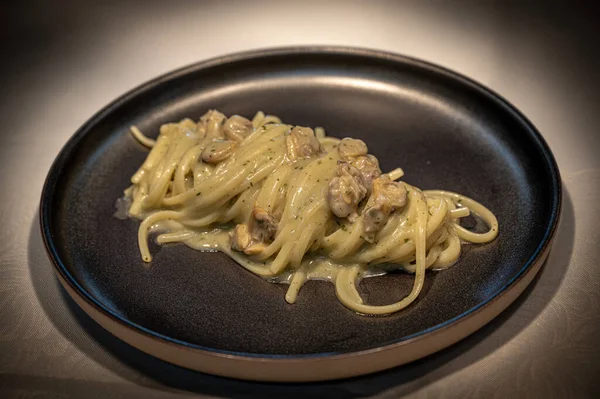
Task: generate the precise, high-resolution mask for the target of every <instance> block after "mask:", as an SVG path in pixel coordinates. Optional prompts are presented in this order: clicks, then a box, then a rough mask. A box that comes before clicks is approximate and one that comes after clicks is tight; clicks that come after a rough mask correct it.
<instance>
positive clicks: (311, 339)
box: [40, 48, 561, 381]
mask: <svg viewBox="0 0 600 399" xmlns="http://www.w3.org/2000/svg"><path fill="white" fill-rule="evenodd" d="M208 108H217V109H219V110H221V111H222V112H224V113H226V114H233V113H238V114H242V115H246V116H251V115H252V114H253V113H254V112H255V111H257V110H263V111H265V112H267V113H271V114H275V115H278V116H280V117H281V118H282V119H283V120H285V121H286V122H289V123H294V124H301V125H307V126H323V127H325V129H326V131H327V133H328V134H329V135H332V136H337V137H345V136H351V137H356V138H360V139H362V140H364V141H365V142H366V143H367V144H368V146H369V148H370V152H371V153H372V154H374V155H376V156H377V157H378V158H379V160H380V163H381V166H382V169H384V170H386V169H388V170H389V169H392V168H394V167H397V166H400V167H402V168H403V169H404V171H405V180H406V181H407V182H409V183H410V184H413V185H416V186H418V187H421V188H423V189H432V188H440V189H446V190H451V191H457V192H460V193H463V194H465V195H468V196H470V197H472V198H474V199H476V200H478V201H480V202H482V203H483V204H485V205H486V206H488V207H489V209H491V210H492V211H493V212H494V213H495V214H496V215H497V217H498V220H499V223H500V235H499V237H498V238H497V239H496V240H495V241H494V242H492V243H490V244H487V245H471V246H467V247H465V248H464V252H463V255H462V257H461V259H460V261H459V262H458V263H457V264H456V265H455V266H454V267H452V268H450V269H448V270H446V271H442V272H430V273H428V275H427V279H426V283H425V288H424V290H423V292H422V294H421V296H420V297H419V299H418V300H417V301H416V302H415V303H414V304H413V305H412V306H410V307H409V308H408V309H406V310H404V311H402V312H399V313H397V314H394V315H391V316H387V317H363V316H359V315H356V314H354V313H353V312H351V311H349V310H347V309H346V308H344V307H343V306H342V305H341V304H340V303H339V302H338V301H337V299H336V298H335V294H334V291H333V287H332V286H331V285H330V284H328V283H325V282H315V281H312V282H309V283H308V284H307V285H306V286H305V287H304V288H303V289H302V291H301V292H300V295H299V298H298V301H297V303H296V304H294V305H289V304H287V303H286V302H285V301H284V298H283V296H284V293H285V286H281V285H275V284H269V283H266V282H265V281H263V280H262V279H260V278H258V277H256V276H254V275H252V274H250V273H249V272H247V271H245V270H244V269H243V268H241V267H240V266H238V265H237V264H235V262H233V261H231V260H230V259H228V258H227V257H226V256H225V255H223V254H220V253H200V252H196V251H193V250H191V249H189V248H187V247H184V246H166V247H162V248H159V247H157V246H154V247H152V250H153V252H154V254H155V259H154V261H153V262H152V264H150V265H149V266H148V265H145V264H144V263H143V262H142V261H141V258H140V255H139V252H138V248H137V244H136V232H137V225H138V224H137V222H135V221H131V220H125V221H123V220H118V219H116V218H113V217H112V214H113V213H114V201H115V199H116V198H117V197H119V196H120V195H121V193H122V190H123V189H124V188H126V187H127V185H128V180H129V177H130V176H131V174H132V173H133V172H134V171H135V170H136V168H137V166H138V165H139V164H140V163H141V162H142V160H143V159H144V157H145V155H146V151H145V150H144V148H142V147H141V146H140V145H139V144H137V143H136V142H135V140H133V139H132V138H131V137H130V136H129V134H128V129H127V128H128V126H130V125H132V124H136V125H137V126H139V127H140V128H141V129H142V131H144V132H146V133H148V134H149V135H151V136H155V135H156V134H157V129H158V127H159V126H160V124H162V123H165V122H169V121H173V120H177V119H181V118H183V117H188V116H189V117H192V118H196V117H198V116H199V115H200V114H202V113H203V112H204V111H205V110H206V109H208ZM560 202H561V188H560V179H559V174H558V170H557V167H556V164H555V162H554V159H553V157H552V154H551V153H550V151H549V149H548V147H547V146H546V144H545V142H544V140H543V139H542V138H541V136H540V135H539V133H537V131H536V130H535V128H534V127H533V126H532V125H531V124H530V123H529V122H527V120H526V119H525V118H524V117H523V116H522V115H521V114H520V113H519V112H518V111H516V110H515V109H514V108H513V107H511V106H510V105H509V104H507V103H506V102H505V101H504V100H502V99H501V98H500V97H498V96H496V95H495V94H493V93H491V92H489V91H488V90H486V89H485V88H483V87H481V86H479V85H477V84H476V83H474V82H472V81H470V80H468V79H467V78H464V77H461V76H459V75H456V74H454V73H452V72H450V71H447V70H445V69H442V68H439V67H436V66H433V65H431V64H427V63H424V62H421V61H418V60H414V59H410V58H405V57H401V56H397V55H391V54H388V53H381V52H374V51H366V50H356V49H341V48H305V49H283V50H272V51H261V52H254V53H246V54H242V55H234V56H228V57H222V58H219V59H215V60H211V61H208V62H205V63H201V64H197V65H193V66H191V67H188V68H185V69H183V70H179V71H176V72H174V73H171V74H169V75H165V76H163V77H161V78H158V79H156V80H154V81H152V82H149V83H148V84H146V85H143V86H141V87H140V88H138V89H135V90H133V91H132V92H130V93H128V94H126V95H125V96H124V97H122V98H120V99H118V100H116V102H114V103H112V104H111V105H109V106H108V107H107V108H105V109H104V110H102V111H100V112H99V113H98V114H97V115H95V116H94V117H93V118H92V119H91V120H90V121H88V122H87V123H86V124H85V125H84V126H83V127H82V128H81V129H80V130H79V131H78V132H77V133H76V135H75V136H74V137H73V138H72V139H71V140H70V141H69V142H68V143H67V145H66V146H65V147H64V149H63V151H62V152H61V154H60V155H59V157H58V158H57V160H56V161H55V163H54V165H53V167H52V169H51V171H50V173H49V175H48V178H47V181H46V185H45V188H44V192H43V195H42V202H41V207H40V212H41V222H42V233H43V237H44V241H45V244H46V247H47V249H48V251H49V254H50V256H51V258H52V260H53V263H54V265H55V267H56V269H57V271H58V273H59V276H60V278H61V281H62V282H63V284H64V285H65V286H67V291H68V292H69V293H70V294H71V295H72V296H73V297H74V298H75V299H76V301H77V302H79V303H80V304H84V310H86V311H87V312H88V313H90V315H91V316H92V317H93V318H95V319H96V321H99V322H100V324H102V325H103V326H104V327H106V328H108V329H109V330H110V331H111V332H114V331H113V330H111V327H110V326H109V325H107V323H108V324H110V325H112V326H113V328H117V329H121V328H122V329H123V330H122V334H121V335H119V333H117V332H114V333H116V334H117V335H118V336H120V337H121V338H122V339H125V340H126V341H127V342H129V343H130V344H133V345H134V346H138V345H136V341H137V340H136V334H139V335H140V336H143V337H144V339H140V342H141V341H144V340H145V339H146V338H148V339H149V340H150V341H154V343H155V344H156V345H158V346H160V345H170V346H173V345H174V346H176V347H178V348H179V349H178V350H180V349H181V350H184V351H187V352H188V354H189V356H191V357H194V356H200V357H202V359H203V360H205V361H203V362H202V366H201V367H199V369H201V370H202V371H206V372H214V373H217V374H222V375H228V376H234V377H241V378H253V379H261V380H279V381H282V380H292V379H294V378H286V375H287V374H286V372H285V370H282V371H281V374H280V375H278V376H277V378H271V377H270V376H269V375H263V376H261V375H260V374H257V373H250V374H248V373H245V374H244V373H243V372H240V368H244V367H245V368H248V367H254V366H252V365H250V366H249V365H248V363H252V362H254V363H255V367H257V370H260V368H261V367H262V366H261V365H264V364H267V363H268V364H277V363H278V362H279V363H280V366H276V365H275V366H269V367H280V368H284V369H285V367H287V366H289V367H290V370H291V369H292V368H293V369H294V370H296V367H303V368H305V373H304V374H302V375H303V376H304V377H303V378H296V379H295V380H298V379H299V380H319V379H327V378H339V377H346V376H350V375H356V374H362V373H365V372H371V371H377V370H380V369H382V368H387V367H391V366H393V365H397V364H401V363H405V362H406V361H410V360H414V359H415V358H418V357H420V356H423V355H425V354H428V353H431V352H433V351H436V350H439V349H441V348H442V347H444V346H447V345H449V344H451V343H453V342H455V341H456V340H458V339H460V338H462V337H464V336H466V335H468V334H469V333H472V332H473V331H475V330H477V329H478V328H480V327H481V326H482V325H483V324H485V323H486V322H487V321H489V320H490V319H491V318H492V317H494V316H495V315H496V314H497V313H498V312H500V311H501V310H502V309H504V308H505V307H507V306H508V305H509V304H510V303H511V302H512V301H513V300H514V299H515V298H516V296H517V295H518V294H519V293H520V292H521V291H522V290H523V289H524V288H525V286H526V285H527V283H528V282H529V281H531V279H532V278H533V275H534V274H535V272H536V271H537V270H538V269H539V267H540V266H541V262H542V260H543V259H544V257H545V256H546V255H547V251H548V249H549V245H550V242H551V239H552V236H553V234H554V230H555V228H556V224H557V222H558V215H559V211H560ZM411 284H412V277H411V276H410V275H407V274H404V273H393V274H390V275H387V276H385V277H382V278H374V279H367V280H366V281H364V282H363V284H362V285H361V288H360V290H361V292H362V294H363V296H364V297H365V299H366V300H367V301H368V302H371V303H374V304H383V303H388V302H392V301H395V300H398V299H400V298H401V297H402V296H404V295H406V294H407V293H408V292H409V289H410V286H411ZM92 313H94V314H92ZM99 319H101V320H99ZM102 320H110V321H107V322H106V323H103V322H102ZM115 326H117V327H115ZM461 326H462V327H461ZM448 330H450V331H449V332H448ZM445 332H446V333H448V334H449V335H450V336H451V337H450V338H448V337H446V338H443V337H444V334H445ZM123 334H125V335H126V336H123ZM153 345H154V344H152V343H150V344H148V345H139V346H138V347H139V348H140V349H142V350H145V351H147V352H149V353H152V354H154V355H156V356H158V357H163V358H165V357H164V356H161V355H160V350H158V351H157V350H153V349H152V346H153ZM403 347H404V349H403ZM409 347H411V348H413V349H408V348H409ZM415 348H416V349H415ZM413 350H414V351H415V352H414V354H407V355H405V356H403V355H401V353H402V352H404V353H409V352H411V351H413ZM378 351H381V352H382V353H388V355H385V356H388V357H390V353H393V351H396V355H397V356H394V359H395V360H389V359H388V360H387V361H385V362H378V361H376V360H375V358H376V357H377V352H378ZM390 351H392V352H390ZM186 356H187V355H186ZM211 356H213V357H214V358H218V359H220V360H219V361H225V366H222V367H221V366H219V367H217V368H216V369H211V365H210V359H211ZM349 356H350V357H361V356H364V362H363V366H361V367H358V368H356V369H355V370H353V371H352V370H350V371H348V370H342V369H343V368H342V367H340V369H339V370H338V371H335V370H334V371H332V372H331V373H329V374H326V375H325V376H324V377H322V378H319V375H318V372H319V370H318V369H319V368H318V367H314V365H315V364H317V363H319V362H322V361H323V359H328V360H327V362H332V363H330V364H332V365H335V362H336V361H338V362H339V364H341V362H344V361H346V360H347V359H348V357H349ZM184 357H185V356H184ZM166 360H169V361H174V362H175V363H177V359H172V358H168V359H166ZM265 362H266V363H265ZM369 362H370V364H371V365H369ZM192 363H194V361H193V360H192ZM192 363H185V364H181V362H179V364H181V365H184V366H186V367H192V368H198V367H195V366H194V364H192ZM292 363H293V366H290V364H292ZM236 364H237V366H236ZM240 364H241V365H242V366H240ZM228 365H230V366H228ZM229 367H230V368H229ZM311 367H313V370H314V371H312V372H311V371H310V370H311ZM236 368H237V371H235V370H236ZM228 370H231V371H228ZM321 376H323V374H321Z"/></svg>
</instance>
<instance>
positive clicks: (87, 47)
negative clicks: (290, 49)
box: [0, 0, 600, 398]
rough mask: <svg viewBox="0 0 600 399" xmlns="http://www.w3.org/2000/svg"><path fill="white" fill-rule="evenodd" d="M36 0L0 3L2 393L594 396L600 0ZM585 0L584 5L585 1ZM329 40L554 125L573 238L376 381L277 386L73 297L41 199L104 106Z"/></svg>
mask: <svg viewBox="0 0 600 399" xmlns="http://www.w3.org/2000/svg"><path fill="white" fill-rule="evenodd" d="M548 3H550V4H547V3H542V2H537V3H536V2H528V3H522V2H520V3H513V2H490V1H484V2H476V1H458V0H457V1H446V2H439V1H438V2H426V3H425V2H417V1H414V2H407V1H406V2H405V1H397V2H367V1H345V2H338V1H327V2H326V1H304V2H285V1H281V2H278V1H254V2H250V1H248V2H246V1H223V2H216V1H203V2H194V1H176V0H171V1H168V2H159V1H151V2H143V3H142V2H139V3H138V2H133V1H131V2H128V1H121V2H100V1H88V2H77V1H62V2H51V1H26V2H21V3H19V4H18V5H17V4H15V5H12V6H1V8H0V18H1V19H2V24H0V25H1V27H0V32H1V36H0V37H1V38H2V40H1V41H0V51H1V54H2V58H1V61H0V70H1V71H2V74H1V75H0V76H1V78H0V79H1V82H2V90H1V91H0V120H1V121H2V123H3V129H2V132H1V133H0V165H1V170H2V178H1V183H2V190H1V191H0V204H2V205H1V207H0V221H1V222H2V223H1V226H2V229H1V230H0V397H3V398H7V397H21V398H30V397H31V398H33V397H60V398H69V397H86V398H96V397H98V398H105V397H112V398H121V397H123V398H129V397H137V396H140V397H146V398H174V397H188V396H194V395H199V396H200V397H264V396H267V395H269V396H286V397H307V396H316V397H328V398H330V397H371V396H372V397H378V398H392V397H401V396H410V397H417V398H434V397H459V398H462V397H501V398H508V397H545V398H550V397H560V398H566V397H578V398H580V397H593V396H595V395H594V393H595V394H596V395H598V394H599V393H600V378H598V377H600V375H599V372H598V368H599V367H600V345H599V344H600V338H599V337H600V270H599V267H600V266H599V264H598V255H599V254H600V251H599V249H598V248H599V245H600V244H599V242H598V241H599V240H600V233H599V232H598V220H600V205H599V201H598V198H600V157H599V156H598V155H597V151H598V150H599V149H600V133H599V132H598V129H599V128H600V112H599V106H600V94H599V93H600V91H599V90H598V87H600V78H599V74H598V70H600V54H599V52H598V45H597V37H598V34H599V33H600V30H599V29H597V28H596V27H595V25H594V24H595V22H596V21H597V18H598V16H599V15H598V12H597V11H595V10H594V9H593V7H592V5H591V4H590V6H586V5H585V4H579V5H578V6H577V7H574V6H572V5H569V4H568V3H567V2H548ZM582 3H583V2H582ZM309 44H310V45H312V44H330V45H345V46H358V47H369V48H375V49H381V50H386V51H392V52H397V53H403V54H406V55H409V56H415V57H418V58H422V59H425V60H428V61H432V62H435V63H438V64H440V65H443V66H445V67H448V68H450V69H453V70H455V71H458V72H460V73H463V74H465V75H468V76H470V77H472V78H474V79H476V80H478V81H479V82H481V83H483V84H484V85H486V86H488V87H490V88H491V89H493V90H494V91H496V92H498V93H500V94H501V95H502V96H504V97H505V98H507V99H508V100H509V101H510V102H512V103H513V104H514V105H516V106H517V107H518V108H519V109H521V110H522V111H523V112H524V113H525V115H527V116H528V117H529V118H530V120H531V121H532V122H533V123H534V124H535V125H536V126H537V127H538V129H539V130H540V131H541V132H542V134H543V136H544V137H545V138H546V140H547V141H548V143H549V145H550V147H551V149H552V150H553V152H554V154H555V156H556V159H557V162H558V165H559V167H560V170H561V173H562V179H563V183H564V206H563V213H562V220H561V222H560V225H559V229H558V232H557V237H556V242H555V245H554V247H553V250H552V252H551V254H550V257H549V259H548V261H547V263H546V265H545V266H544V268H543V269H542V271H541V273H540V274H539V275H538V277H537V278H536V279H535V280H534V282H533V283H532V284H531V286H530V287H529V288H528V289H527V290H526V292H525V293H524V294H523V295H522V296H521V297H520V298H519V299H518V300H517V301H516V302H515V303H514V304H513V305H512V306H511V307H510V308H509V309H508V310H506V311H505V312H504V313H502V314H501V315H500V316H499V317H498V318H497V319H495V320H494V321H493V322H491V323H490V324H488V325H487V326H485V327H484V328H482V329H481V330H480V331H478V332H477V333H475V334H473V335H472V336H470V337H468V338H467V339H465V340H463V341H461V342H460V343H458V344H456V345H454V346H452V347H450V348H448V349H446V350H443V351H441V352H439V353H437V354H434V355H432V356H429V357H427V358H425V359H422V360H420V361H417V362H414V363H412V364H409V365H406V366H403V367H399V368H396V369H393V370H390V371H387V372H382V373H379V374H376V375H372V376H365V377H362V378H356V379H351V380H346V381H339V382H329V383H321V384H307V385H294V386H290V385H274V384H259V383H249V382H242V381H233V380H227V379H223V378H218V377H213V376H208V375H202V374H199V373H194V372H191V371H187V370H183V369H180V368H177V367H175V366H171V365H168V364H166V363H163V362H161V361H158V360H156V359H154V358H151V357H149V356H147V355H145V354H142V353H140V352H139V351H137V350H135V349H133V348H131V347H129V346H127V345H126V344H124V343H122V342H120V341H118V340H117V339H116V338H113V337H112V336H111V335H110V334H108V333H107V332H105V331H104V330H103V329H102V328H100V327H99V326H98V325H96V324H95V323H94V322H93V321H91V319H89V317H87V316H86V315H85V314H83V312H82V311H81V310H79V309H78V308H77V306H76V305H75V304H74V303H73V302H72V301H71V300H70V299H69V298H68V297H67V296H66V295H65V293H64V291H63V290H62V288H60V286H59V285H58V283H57V280H56V279H55V277H54V275H53V269H52V266H51V264H50V261H49V260H48V257H47V256H46V253H45V251H44V248H43V244H42V242H41V236H40V231H39V227H38V216H37V212H38V201H39V196H40V192H41V188H42V185H43V182H44V178H45V176H46V173H47V171H48V169H49V167H50V165H51V163H52V161H53V159H54V157H55V156H56V155H57V153H58V151H59V150H60V148H61V147H62V146H63V145H64V143H65V142H66V141H67V140H68V138H69V137H70V136H71V135H72V134H73V133H74V132H75V130H76V129H77V128H78V127H79V126H80V125H82V124H83V123H84V122H85V121H86V120H87V119H88V118H89V117H90V116H91V115H92V114H94V113H95V112H96V111H97V110H98V109H100V108H101V107H103V106H104V105H106V104H107V103H108V102H110V101H111V100H112V99H114V98H115V97H117V96H119V95H120V94H122V93H124V92H125V91H127V90H129V89H131V88H133V87H135V86H137V85H138V84H141V83H143V82H144V81H146V80H148V79H150V78H153V77H155V76H157V75H159V74H162V73H165V72H168V71H170V70H172V69H175V68H178V67H181V66H184V65H187V64H190V63H194V62H197V61H199V60H204V59H207V58H210V57H215V56H218V55H223V54H227V53H232V52H236V51H241V50H249V49H255V48H265V47H274V46H290V45H309Z"/></svg>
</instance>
